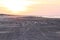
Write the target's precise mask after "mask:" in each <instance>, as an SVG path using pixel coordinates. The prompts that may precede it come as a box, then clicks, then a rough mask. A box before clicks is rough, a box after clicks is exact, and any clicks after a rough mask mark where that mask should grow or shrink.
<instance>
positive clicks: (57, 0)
mask: <svg viewBox="0 0 60 40" xmlns="http://www.w3.org/2000/svg"><path fill="white" fill-rule="evenodd" d="M3 1H6V0H3ZM3 1H2V0H0V13H4V14H16V15H34V16H44V17H59V18H60V0H27V2H30V1H31V3H29V4H28V3H27V4H26V5H28V6H27V8H26V9H27V10H25V11H21V10H20V11H19V12H16V13H15V12H12V11H11V10H9V9H7V7H5V6H3V5H2V2H3ZM23 1H25V0H23ZM17 2H18V1H17ZM34 2H36V3H34ZM10 3H11V2H10ZM13 3H14V2H13ZM7 4H8V3H7ZM21 4H22V3H21ZM24 5H25V3H24ZM24 5H23V6H24ZM10 6H11V5H10ZM17 6H18V5H17ZM19 7H22V6H21V5H20V6H19ZM24 7H25V6H24ZM20 9H21V8H20ZM14 10H15V9H14Z"/></svg>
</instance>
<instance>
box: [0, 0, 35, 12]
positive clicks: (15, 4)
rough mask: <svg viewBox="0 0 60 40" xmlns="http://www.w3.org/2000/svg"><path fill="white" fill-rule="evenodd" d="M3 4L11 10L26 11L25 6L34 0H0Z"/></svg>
mask: <svg viewBox="0 0 60 40" xmlns="http://www.w3.org/2000/svg"><path fill="white" fill-rule="evenodd" d="M0 3H1V4H3V5H4V6H5V7H6V8H7V9H8V10H11V11H12V12H17V11H26V10H27V7H28V6H30V5H31V4H34V3H35V2H32V1H27V0H3V1H1V2H0Z"/></svg>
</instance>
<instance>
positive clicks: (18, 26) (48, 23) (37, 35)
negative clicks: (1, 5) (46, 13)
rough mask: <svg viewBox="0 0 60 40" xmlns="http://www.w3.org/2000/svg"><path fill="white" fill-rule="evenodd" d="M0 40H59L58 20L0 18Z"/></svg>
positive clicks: (59, 28) (59, 27) (59, 26)
mask: <svg viewBox="0 0 60 40" xmlns="http://www.w3.org/2000/svg"><path fill="white" fill-rule="evenodd" d="M0 40H60V19H55V18H34V17H27V18H25V17H23V18H20V17H17V18H15V17H14V18H12V17H11V18H10V17H8V18H7V17H5V18H4V17H2V16H1V17H0Z"/></svg>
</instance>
